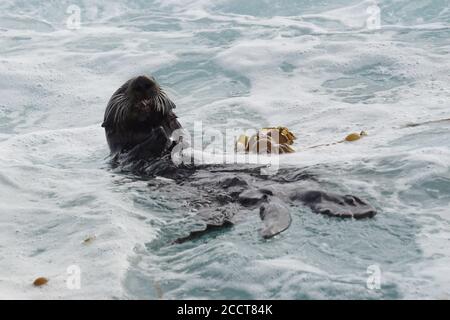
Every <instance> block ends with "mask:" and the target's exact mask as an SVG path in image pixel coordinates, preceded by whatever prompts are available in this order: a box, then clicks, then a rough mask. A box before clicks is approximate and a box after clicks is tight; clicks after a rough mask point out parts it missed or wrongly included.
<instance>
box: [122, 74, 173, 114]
mask: <svg viewBox="0 0 450 320" xmlns="http://www.w3.org/2000/svg"><path fill="white" fill-rule="evenodd" d="M126 95H127V97H128V99H129V101H130V102H131V105H132V108H133V113H142V112H144V113H148V112H159V113H162V114H165V113H167V112H168V111H169V110H170V109H173V108H174V107H175V105H174V104H173V102H172V101H170V99H169V98H168V97H167V96H166V94H165V93H164V91H163V90H162V89H161V87H160V86H159V84H158V83H157V82H156V80H155V78H153V77H147V76H138V77H136V78H134V79H132V80H131V81H130V83H129V85H128V88H127V89H126Z"/></svg>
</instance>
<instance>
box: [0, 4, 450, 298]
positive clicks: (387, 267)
mask: <svg viewBox="0 0 450 320" xmlns="http://www.w3.org/2000/svg"><path fill="white" fill-rule="evenodd" d="M378 13H379V18H380V19H379V21H377V17H378ZM78 17H79V18H80V19H79V20H78ZM78 22H80V23H78ZM138 74H152V75H154V76H155V77H156V78H157V80H158V81H159V82H160V84H161V85H162V86H163V87H164V88H166V90H167V92H168V93H169V95H170V97H171V98H172V100H173V101H174V102H175V103H176V104H177V109H176V112H177V114H178V116H179V118H180V122H181V123H182V124H183V126H184V127H185V128H187V129H188V130H192V128H193V125H194V122H195V121H202V122H203V126H204V127H209V128H214V129H218V130H222V131H223V130H226V129H227V128H243V129H246V128H259V127H263V126H268V125H284V126H287V127H289V128H290V129H291V130H292V131H294V132H295V133H296V135H297V136H298V140H297V142H296V147H297V149H298V152H297V153H295V154H292V155H286V156H284V157H282V158H281V161H282V164H283V165H284V164H286V165H288V164H289V165H294V166H297V167H300V168H303V167H305V168H314V170H315V172H316V173H317V174H318V177H319V179H320V181H321V184H323V187H324V189H326V190H330V191H336V192H341V193H352V194H356V195H359V196H361V197H363V198H365V199H367V200H368V201H369V202H370V203H371V204H373V205H374V206H375V207H376V208H377V210H378V212H379V213H378V215H377V216H376V217H375V218H374V219H371V220H363V221H352V220H345V221H342V220H336V219H330V218H326V217H323V216H319V215H315V214H313V213H312V212H311V211H309V210H308V209H306V208H304V207H298V208H297V209H296V210H295V212H293V216H292V218H293V223H292V225H291V227H290V229H288V230H287V231H286V232H284V233H282V234H281V235H279V236H277V237H275V238H273V239H271V240H267V241H266V240H262V239H261V238H260V236H259V235H258V229H259V228H260V227H261V222H260V220H259V217H258V215H257V212H254V214H251V215H249V216H248V217H247V218H245V219H243V221H241V222H240V223H238V224H236V225H235V226H234V227H233V228H231V229H229V230H227V231H223V232H216V233H213V234H210V235H208V236H205V237H202V238H200V239H198V240H195V241H191V242H187V243H184V244H181V245H170V244H168V239H171V238H172V237H173V235H175V234H180V233H183V232H187V231H188V227H189V226H190V225H191V224H192V223H191V220H192V217H191V216H189V215H186V212H185V211H186V207H185V203H180V202H179V201H174V199H173V198H172V197H171V195H170V194H167V193H161V192H158V190H154V189H152V188H150V187H149V186H148V181H146V180H145V179H139V178H138V177H134V176H132V175H129V174H126V173H121V172H116V171H114V170H111V168H110V167H109V165H108V161H107V159H106V158H107V156H108V148H107V145H106V141H105V137H104V132H103V129H102V128H101V127H100V124H101V122H102V118H103V112H104V109H105V107H106V103H107V101H108V99H109V97H110V96H111V94H112V93H113V92H114V91H115V89H116V88H118V87H119V86H120V85H121V84H122V83H123V82H124V81H126V80H127V79H129V78H130V77H132V76H135V75H138ZM449 84H450V4H449V2H448V0H417V1H407V0H385V1H379V2H378V3H376V2H374V1H361V0H355V1H353V0H338V1H329V0H319V1H313V0H271V1H267V0H259V1H257V0H248V1H238V0H218V1H213V0H188V1H175V0H160V1H144V0H128V1H106V0H105V1H101V0H96V1H87V0H86V1H83V0H71V1H41V0H39V1H37V0H32V1H21V0H2V1H1V2H0V298H3V299H5V298H6V299H8V298H21V299H44V298H57V299H72V298H81V299H89V298H94V299H111V298H119V299H123V298H127V299H138V298H139V299H184V298H193V299H208V298H226V299H228V298H229V299H236V298H248V299H254V298H264V299H353V298H354V299H410V298H411V299H419V298H426V299H448V298H449V297H450V276H449V271H450V249H449V248H450V206H449V204H450V124H449V123H448V122H442V123H435V124H428V125H422V126H416V127H405V125H406V124H408V123H417V122H425V121H430V120H437V119H443V118H450V108H449V107H450V85H449ZM360 130H365V131H367V133H368V136H367V137H365V138H364V139H362V140H360V141H357V142H354V143H345V144H337V145H333V146H328V147H321V148H315V149H309V150H308V149H307V148H306V147H307V146H312V145H316V144H322V143H329V142H333V141H337V140H340V139H342V138H343V137H345V135H346V134H348V133H350V132H358V131H360ZM186 201H189V199H187V200H186ZM87 238H91V239H92V240H91V241H88V242H85V241H84V240H85V239H87ZM73 270H75V271H76V272H75V273H73ZM78 271H79V272H78ZM40 276H45V277H47V278H48V279H49V280H50V281H49V283H48V284H47V285H46V286H44V287H41V288H36V287H33V286H32V282H33V280H34V279H35V278H37V277H40ZM74 276H79V279H80V286H77V285H75V286H73V285H70V284H71V283H72V282H71V281H72V280H71V279H74V278H73V277H74ZM373 277H376V278H373ZM371 279H376V281H375V282H374V283H375V284H377V283H378V282H377V281H378V280H379V284H380V286H379V287H378V286H376V285H375V286H372V285H370V284H371V282H370V280H371ZM368 281H369V285H368V284H367V282H368Z"/></svg>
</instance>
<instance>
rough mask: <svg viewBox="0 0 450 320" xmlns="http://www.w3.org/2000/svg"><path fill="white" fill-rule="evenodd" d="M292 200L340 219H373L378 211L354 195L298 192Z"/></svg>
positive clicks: (317, 211)
mask: <svg viewBox="0 0 450 320" xmlns="http://www.w3.org/2000/svg"><path fill="white" fill-rule="evenodd" d="M290 198H291V200H294V201H295V200H297V201H301V202H302V203H303V204H304V205H306V206H307V207H309V208H310V209H311V210H312V211H313V212H315V213H320V214H324V215H327V216H333V217H340V218H354V219H363V218H372V217H374V216H375V215H376V213H377V211H376V210H375V208H373V207H372V206H371V205H370V204H368V203H367V202H365V201H364V200H362V199H360V198H358V197H356V196H352V195H339V194H334V193H326V192H323V191H316V190H312V191H297V192H295V193H294V194H292V195H291V197H290Z"/></svg>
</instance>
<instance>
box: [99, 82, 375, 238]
mask: <svg viewBox="0 0 450 320" xmlns="http://www.w3.org/2000/svg"><path fill="white" fill-rule="evenodd" d="M136 79H138V81H137V82H138V84H139V83H140V84H142V83H143V84H147V85H149V84H151V83H154V85H155V86H157V87H156V89H155V87H153V86H150V88H149V87H148V86H147V87H145V86H144V91H145V90H153V91H151V93H150V94H146V93H145V92H144V93H138V94H136V93H135V92H134V91H135V90H141V88H140V86H139V85H138V86H137V89H136ZM146 79H148V78H145V79H140V78H139V77H138V78H134V79H131V80H129V81H128V82H126V83H125V84H124V85H123V86H122V87H121V88H120V89H119V90H117V91H116V92H115V93H114V95H113V97H112V98H111V100H110V103H109V104H108V107H107V109H106V113H105V122H104V123H103V126H104V127H105V129H106V136H107V139H108V144H109V146H110V149H111V152H112V154H113V155H114V158H113V159H114V161H113V164H114V166H118V167H120V168H121V169H122V170H126V171H130V172H133V173H135V174H137V175H139V176H145V177H147V178H148V179H149V181H153V182H151V183H149V184H150V185H152V184H153V185H156V186H157V187H156V188H155V189H156V190H158V191H160V192H162V191H167V192H168V193H171V194H172V196H173V198H174V201H176V200H177V194H174V193H173V192H171V191H172V189H173V187H174V186H175V185H176V186H177V188H186V190H187V191H188V192H187V193H188V194H191V195H195V194H197V195H198V196H197V197H195V196H191V198H190V199H189V201H190V203H191V205H192V207H196V204H198V203H206V204H207V205H206V206H202V207H201V209H200V210H198V215H197V217H198V218H199V219H200V220H202V221H203V222H204V226H203V228H200V229H198V230H192V232H191V233H190V234H188V235H186V236H185V237H182V238H179V239H177V240H175V242H176V243H181V242H184V241H186V240H190V239H193V238H195V237H198V236H200V235H202V234H204V233H206V232H209V231H210V230H214V229H218V228H224V227H229V226H230V225H232V224H233V223H234V221H235V217H236V215H239V213H240V212H241V211H242V212H246V210H243V209H253V208H259V211H260V217H261V220H262V222H263V225H262V228H261V236H262V237H264V238H270V237H272V236H274V235H276V234H279V233H280V232H282V231H284V230H286V229H287V228H288V227H289V225H290V223H291V215H290V210H291V209H290V207H291V205H294V204H296V203H298V204H303V205H304V206H306V207H308V208H310V209H311V210H312V211H313V212H315V213H320V214H323V215H328V216H334V217H340V218H355V219H361V218H370V217H373V216H374V215H375V214H376V210H375V209H374V208H373V207H372V206H370V205H369V204H367V203H366V202H365V201H364V200H361V199H360V198H358V197H355V196H351V195H338V194H334V193H326V192H324V191H321V190H320V185H319V183H318V182H317V181H316V180H315V178H314V176H312V175H310V174H308V173H307V172H306V171H305V170H301V169H298V168H285V169H280V170H279V171H278V173H277V174H275V175H269V176H266V175H262V174H261V173H260V167H256V166H251V165H238V164H235V165H202V166H194V165H192V164H182V165H178V166H177V165H175V164H174V163H173V162H172V159H171V154H170V152H171V150H172V148H173V147H174V145H175V143H174V142H173V141H172V140H171V139H170V136H171V134H172V133H173V131H174V130H175V129H178V128H181V125H180V124H179V123H178V121H177V120H176V116H175V114H174V113H173V111H172V110H173V108H175V105H174V104H173V103H172V102H169V101H165V102H164V103H165V104H166V105H167V106H168V108H165V109H164V112H163V111H162V109H161V108H160V109H159V111H158V110H156V109H157V108H153V109H152V108H146V109H145V108H144V109H140V108H139V104H140V103H141V102H140V100H139V99H136V98H135V97H136V96H137V97H141V99H142V97H144V99H145V98H148V96H149V95H151V94H158V90H160V89H159V86H158V85H157V83H156V81H154V79H151V80H150V82H149V81H147V80H146ZM130 88H131V89H132V90H131V91H130ZM118 94H127V95H129V98H130V101H133V104H134V105H133V104H131V105H129V106H128V108H134V109H133V110H134V111H133V112H136V113H137V114H135V115H133V116H132V117H130V116H129V115H130V114H132V112H131V113H127V112H123V111H121V110H122V109H121V106H120V105H116V104H115V100H114V96H116V95H118ZM164 98H165V99H168V98H167V96H165V97H164ZM121 112H123V115H122V114H121V115H120V116H117V115H118V113H121ZM156 176H161V177H165V178H169V179H171V180H169V181H170V183H167V182H164V183H161V182H157V180H153V179H152V178H154V177H156ZM174 184H175V185H174ZM193 189H194V190H195V192H192V190H193ZM239 208H241V209H239ZM247 211H248V210H247Z"/></svg>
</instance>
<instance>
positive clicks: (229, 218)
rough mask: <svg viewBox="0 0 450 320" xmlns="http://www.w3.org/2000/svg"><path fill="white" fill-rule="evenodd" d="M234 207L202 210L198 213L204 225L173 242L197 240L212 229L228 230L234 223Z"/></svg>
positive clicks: (198, 217)
mask: <svg viewBox="0 0 450 320" xmlns="http://www.w3.org/2000/svg"><path fill="white" fill-rule="evenodd" d="M235 213H236V212H235V210H234V209H233V208H231V210H230V208H228V209H221V210H216V211H211V210H210V209H206V210H202V211H200V212H199V213H198V214H197V216H196V217H197V219H199V220H200V221H202V222H204V225H203V226H202V227H201V228H200V229H198V230H194V231H191V232H189V234H188V235H187V236H185V237H181V238H178V239H176V240H175V241H174V242H173V244H175V243H177V244H180V243H184V242H186V241H189V240H195V239H197V238H199V237H201V236H203V235H206V234H208V233H210V232H212V231H218V230H226V229H228V228H230V227H232V226H233V225H234V222H233V217H234V215H235Z"/></svg>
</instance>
